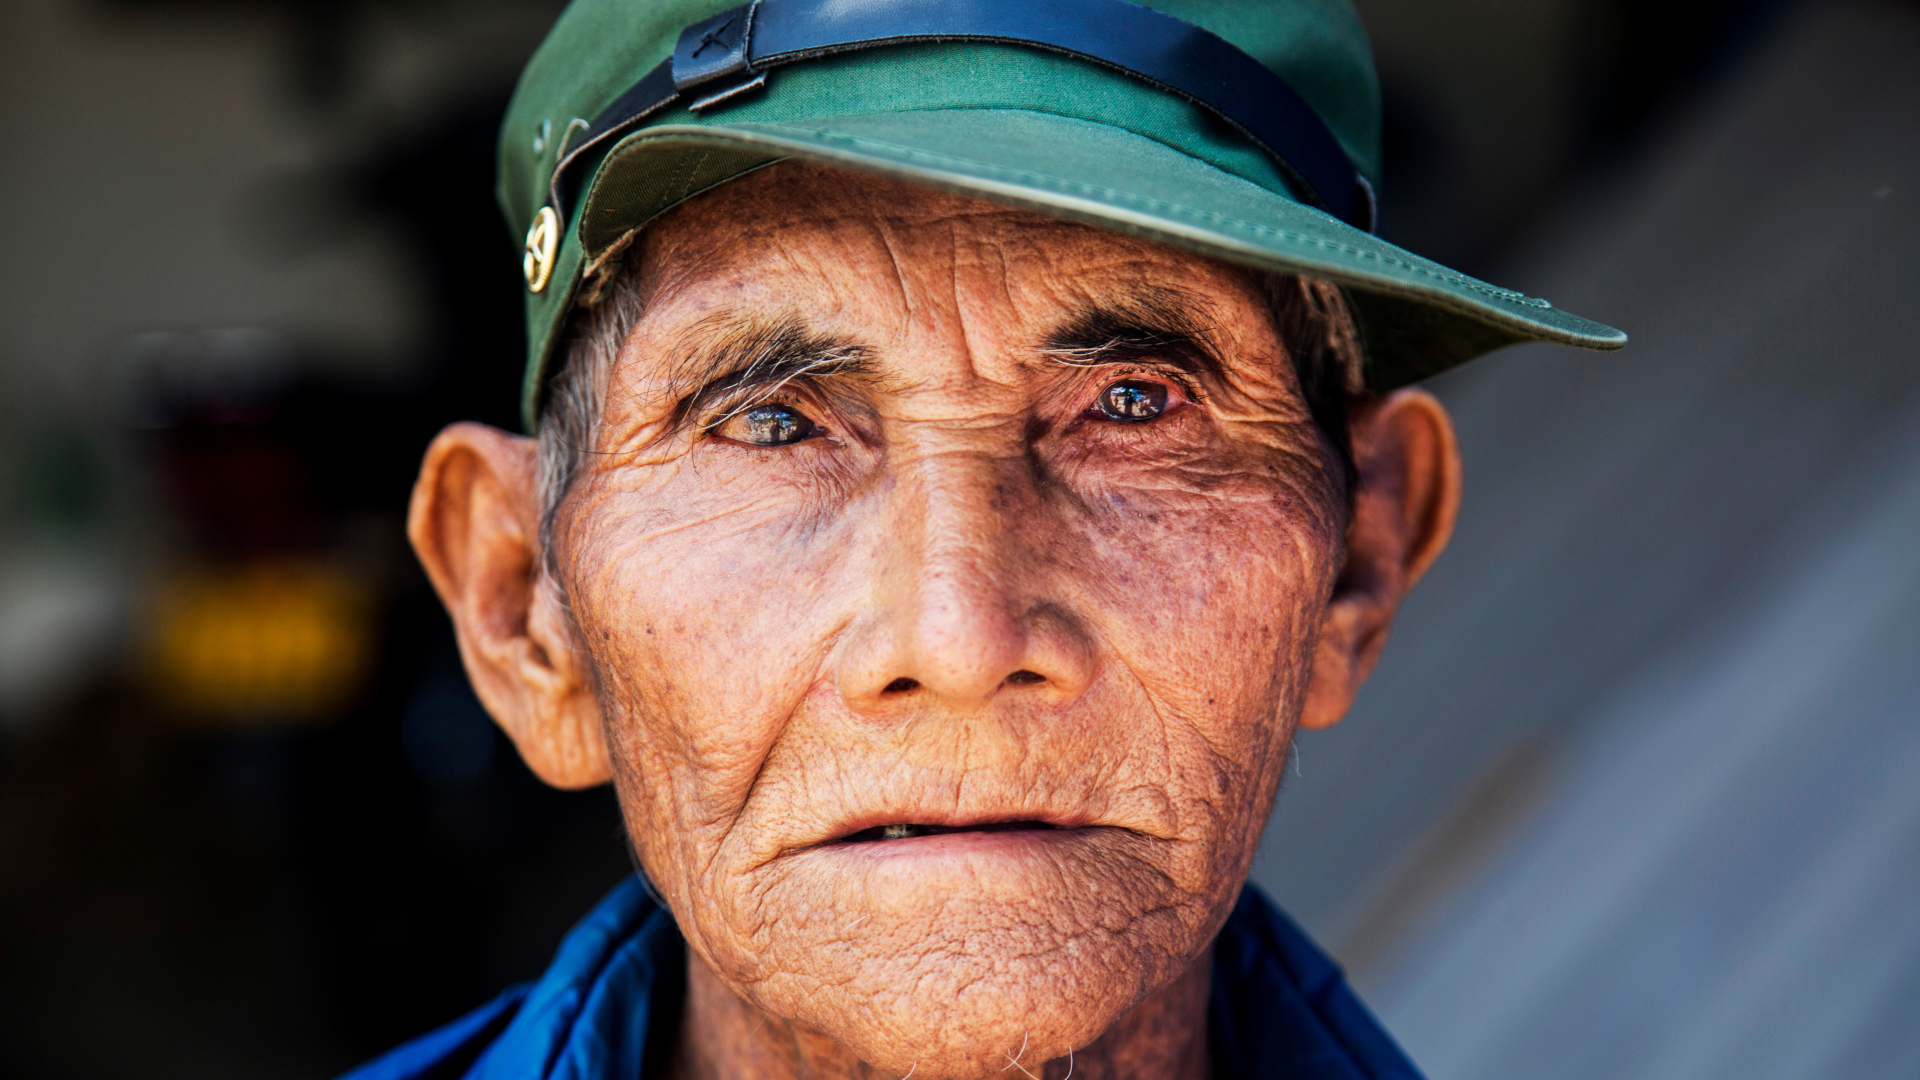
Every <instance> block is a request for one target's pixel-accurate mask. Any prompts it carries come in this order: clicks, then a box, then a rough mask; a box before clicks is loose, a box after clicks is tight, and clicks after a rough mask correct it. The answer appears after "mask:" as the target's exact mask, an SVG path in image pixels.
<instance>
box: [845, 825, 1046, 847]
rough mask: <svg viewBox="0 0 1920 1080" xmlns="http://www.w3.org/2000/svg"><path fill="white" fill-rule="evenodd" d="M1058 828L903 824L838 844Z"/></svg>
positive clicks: (868, 831)
mask: <svg viewBox="0 0 1920 1080" xmlns="http://www.w3.org/2000/svg"><path fill="white" fill-rule="evenodd" d="M1056 828H1059V826H1057V825H1050V824H1048V823H1047V822H1044V821H982V822H976V823H974V824H971V825H921V824H915V823H911V822H903V823H900V824H894V825H875V826H874V827H872V828H870V829H861V830H860V831H859V832H857V833H852V834H850V835H847V836H843V837H841V838H840V839H839V840H838V841H836V842H837V843H842V844H873V843H881V842H884V841H888V840H912V839H914V838H916V837H921V836H947V835H951V834H954V833H1007V832H1041V831H1051V830H1053V829H1056Z"/></svg>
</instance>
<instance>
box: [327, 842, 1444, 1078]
mask: <svg viewBox="0 0 1920 1080" xmlns="http://www.w3.org/2000/svg"><path fill="white" fill-rule="evenodd" d="M685 979H686V946H685V943H683V942H682V941H681V939H680V931H679V929H678V928H677V927H676V926H675V925H674V922H673V918H672V916H670V915H669V914H668V913H667V912H666V910H665V909H664V908H662V907H661V906H660V905H659V904H656V903H655V902H654V901H653V900H652V899H651V898H650V897H649V896H648V895H647V890H646V887H645V886H644V885H642V884H641V882H640V881H639V879H638V878H628V879H627V880H626V881H624V882H622V883H621V884H620V885H619V886H618V887H617V888H615V889H614V890H613V892H611V893H609V894H608V895H607V898H606V899H604V900H602V901H601V902H600V904H599V906H598V907H595V908H594V909H593V911H592V913H590V914H589V915H588V916H587V917H586V918H585V919H582V920H581V921H580V925H579V926H576V927H575V928H574V929H573V932H572V933H569V934H568V935H567V938H566V940H565V941H563V942H561V944H560V951H559V952H558V953H557V954H556V955H555V956H554V959H553V964H552V965H551V966H550V967H548V968H547V971H546V974H544V975H542V976H541V977H540V979H539V981H538V982H535V983H531V984H528V985H524V986H516V987H514V988H512V989H510V990H508V991H506V992H505V993H503V994H501V995H500V996H499V997H497V998H495V999H494V1000H493V1001H492V1002H490V1003H488V1004H486V1005H483V1006H481V1007H480V1008H478V1009H476V1010H474V1011H473V1012H471V1013H468V1014H467V1015H466V1016H463V1017H461V1018H460V1019H458V1020H455V1021H454V1022H453V1023H451V1024H448V1025H447V1026H445V1027H443V1028H440V1029H439V1030H438V1031H433V1032H430V1033H428V1034H426V1035H422V1036H421V1037H419V1038H417V1039H415V1040H413V1041H412V1042H409V1043H406V1044H404V1045H402V1046H400V1047H398V1048H396V1049H394V1050H391V1051H389V1052H388V1053H386V1054H385V1055H383V1056H381V1057H379V1058H376V1059H375V1060H373V1061H371V1062H368V1063H367V1064H365V1065H362V1066H361V1067H360V1068H358V1069H355V1070H354V1071H352V1072H350V1073H348V1074H346V1076H344V1077H342V1078H341V1080H641V1078H642V1077H643V1076H646V1075H648V1074H652V1075H658V1073H659V1070H660V1062H659V1061H658V1060H656V1059H657V1058H659V1057H660V1056H661V1055H662V1052H663V1050H664V1049H665V1048H664V1047H663V1046H662V1045H661V1041H660V1040H657V1039H655V1040H650V1039H649V1036H652V1035H653V1034H654V1032H653V1031H652V1030H651V1025H650V1023H649V1018H650V1017H651V1016H652V1015H653V1013H654V1010H655V1009H656V1008H658V1009H659V1010H661V1012H662V1013H663V1014H664V1015H666V1016H668V1017H672V1016H675V1015H677V1014H678V1012H679V1002H680V995H681V993H682V990H683V987H684V985H685ZM1208 1012H1209V1016H1208V1026H1209V1028H1210V1031H1209V1035H1210V1037H1211V1039H1212V1048H1211V1049H1212V1052H1213V1068H1214V1073H1215V1075H1217V1076H1223V1077H1236V1078H1237V1077H1261V1078H1267V1077H1272V1078H1277V1080H1420V1073H1419V1071H1418V1070H1417V1069H1415V1068H1414V1067H1413V1063H1412V1062H1410V1061H1408V1060H1407V1058H1406V1055H1405V1054H1403V1053H1401V1052H1400V1048H1399V1047H1398V1046H1395V1045H1394V1042H1393V1039H1392V1038H1391V1037H1389V1036H1388V1035H1387V1033H1386V1032H1385V1031H1384V1030H1382V1029H1381V1027H1380V1025H1379V1023H1378V1022H1377V1021H1375V1020H1374V1018H1373V1017H1372V1015H1370V1014H1369V1013H1368V1012H1367V1010H1366V1007H1365V1006H1363V1005H1361V1004H1360V999H1358V998H1356V997H1354V995H1353V991H1351V990H1349V989H1348V988H1347V983H1346V980H1345V979H1344V978H1342V977H1341V974H1340V969H1338V968H1336V967H1335V966H1334V965H1333V962H1332V961H1331V960H1328V959H1327V957H1326V956H1325V955H1324V954H1322V953H1321V952H1320V950H1319V949H1317V948H1315V947H1314V944H1313V942H1311V941H1309V940H1307V936H1306V935H1305V934H1303V933H1301V931H1300V928H1299V927H1297V926H1295V925H1294V924H1293V922H1292V921H1291V920H1289V919H1288V918H1287V917H1286V916H1285V915H1282V914H1281V913H1280V911H1279V909H1277V908H1275V907H1274V906H1273V904H1272V903H1270V902H1269V901H1268V900H1267V899H1266V898H1265V897H1264V896H1262V895H1261V894H1260V892H1259V890H1257V889H1256V888H1255V887H1254V886H1252V885H1248V886H1247V887H1246V888H1245V889H1244V890H1242V891H1241V893H1240V900H1239V902H1238V903H1236V904H1235V905H1234V909H1233V914H1232V915H1230V916H1228V918H1227V924H1226V926H1225V927H1223V928H1222V929H1221V931H1220V938H1219V941H1218V943H1217V944H1216V945H1215V946H1214V964H1213V996H1212V1000H1211V1003H1210V1004H1209V1006H1208ZM669 1022H671V1021H669Z"/></svg>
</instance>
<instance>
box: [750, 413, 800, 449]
mask: <svg viewBox="0 0 1920 1080" xmlns="http://www.w3.org/2000/svg"><path fill="white" fill-rule="evenodd" d="M739 423H740V428H741V438H740V441H741V442H747V443H752V444H753V445H755V446H787V445H789V444H791V443H797V442H799V441H801V440H802V439H805V438H806V437H807V436H809V435H812V434H813V421H811V420H809V419H807V418H806V417H805V416H803V415H801V414H800V413H799V412H798V411H796V410H794V409H793V408H792V407H790V406H787V405H755V406H754V407H753V408H751V409H748V410H747V411H746V412H745V413H743V414H741V416H740V420H739Z"/></svg>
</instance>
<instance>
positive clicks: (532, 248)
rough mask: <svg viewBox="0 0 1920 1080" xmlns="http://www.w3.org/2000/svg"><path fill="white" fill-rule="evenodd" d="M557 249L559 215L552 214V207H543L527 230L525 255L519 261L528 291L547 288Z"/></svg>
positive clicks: (558, 241) (558, 246)
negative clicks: (525, 276) (525, 277)
mask: <svg viewBox="0 0 1920 1080" xmlns="http://www.w3.org/2000/svg"><path fill="white" fill-rule="evenodd" d="M559 248H560V215H559V214H556V213H554V212H553V207H551V206H543V207H541V208H540V212H539V213H538V214H535V215H534V216H533V226H532V227H531V228H529V229H528V230H527V253H526V255H525V257H523V258H522V259H521V260H520V269H521V270H522V271H523V272H524V273H525V274H526V275H527V288H528V289H529V290H531V291H533V292H539V291H540V290H541V289H544V288H546V287H547V279H548V278H551V277H552V276H553V256H554V252H556V251H558V250H559Z"/></svg>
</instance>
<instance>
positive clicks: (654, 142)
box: [354, 0, 1624, 1080]
mask: <svg viewBox="0 0 1920 1080" xmlns="http://www.w3.org/2000/svg"><path fill="white" fill-rule="evenodd" d="M719 6H720V5H719V4H718V3H702V2H696V0H577V2H576V3H574V4H573V5H572V6H571V7H570V8H569V9H568V11H567V13H566V14H565V15H564V16H563V17H562V18H561V20H560V23H559V24H558V26H556V27H555V29H554V31H553V33H552V35H551V36H550V37H549V39H548V40H547V42H546V44H545V45H544V46H543V47H542V49H541V50H540V52H539V54H538V55H537V56H536V57H535V58H534V60H533V62H532V64H531V65H530V66H529V68H528V70H527V73H526V75H525V77H524V78H523V80H522V83H521V86H520V90H519V94H518V96H517V97H516V99H515V102H514V104H513V106H512V108H511V110H510V112H509V115H508V117H507V121H506V127H505V130H504V132H503V135H502V140H501V180H500V193H501V199H502V202H503V203H504V204H505V206H506V208H507V213H508V216H509V217H510V218H511V219H512V221H513V223H514V225H515V228H516V231H524V233H525V235H526V249H525V255H524V263H523V268H524V270H525V272H526V277H527V287H528V293H527V298H528V317H529V328H530V333H529V336H530V342H531V355H530V363H529V368H528V377H527V382H526V401H527V421H528V424H529V427H530V428H531V430H533V432H534V435H533V437H531V438H523V437H519V436H515V435H511V434H508V433H505V432H502V431H498V430H494V429H491V428H485V427H479V426H476V425H470V424H460V425H455V426H454V427H451V428H449V429H447V431H445V432H444V433H442V434H441V436H440V437H439V438H438V439H437V440H436V441H435V442H434V444H433V446H432V448H431V449H430V450H429V451H428V453H427V456H426V461H425V463H424V464H423V466H422V468H421V473H420V480H419V484H418V487H417V488H416V490H415V495H414V502H413V513H412V520H411V526H410V529H411V535H412V538H413V541H414V544H415V546H416V548H417V550H418V551H419V554H420V557H421V560H422V561H423V562H424V564H425V565H426V568H427V570H428V573H429V574H430V575H431V577H432V579H433V582H434V585H435V587H436V588H437V589H438V590H439V592H440V595H441V596H442V597H443V598H444V600H445V602H446V604H447V607H448V609H449V611H450V612H451V613H452V615H453V619H454V623H455V626H456V629H457V631H458V634H459V640H460V646H461V651H462V656H463V657H464V659H465V662H466V666H467V670H468V673H469V674H470V675H471V677H472V679H473V683H474V686H475V688H476V689H477V690H478V692H479V694H480V697H481V699H482V700H483V701H484V702H485V703H486V705H487V708H488V710H489V711H490V712H491V713H492V714H493V716H494V717H495V719H496V720H498V721H499V723H500V725H501V726H502V727H503V728H504V729H505V730H506V732H507V734H508V735H509V736H510V737H511V738H512V739H513V741H514V743H515V745H516V746H517V747H518V748H519V751H520V753H521V754H522V756H523V757H524V758H525V759H526V761H527V763H528V764H529V765H530V766H531V767H532V768H533V770H534V771H535V772H536V773H538V774H539V775H540V776H541V777H542V778H544V779H545V780H547V781H548V782H550V783H553V784H556V785H559V786H562V787H584V786H588V785H594V784H600V783H604V782H607V781H611V782H612V783H613V784H614V785H615V788H616V790H617V792H618V794H619V799H620V805H621V808H622V812H623V814H624V817H625V820H626V824H627V829H628V832H629V834H630V836H631V838H632V845H633V850H634V854H635V857H636V860H637V862H638V865H639V866H640V867H641V868H642V870H643V873H644V878H640V877H636V879H634V880H633V881H631V882H629V883H627V884H626V885H623V886H621V887H620V888H618V889H616V890H615V892H614V893H613V894H612V895H611V896H609V897H608V899H607V900H606V901H604V902H603V904H602V905H601V906H600V908H598V909H597V910H596V911H595V912H593V913H592V914H590V915H589V916H588V917H587V918H586V919H585V920H584V921H583V922H582V923H581V924H580V926H579V928H578V929H576V930H575V931H574V932H573V934H572V935H571V936H569V937H568V939H567V940H566V942H565V943H564V944H563V945H562V946H561V948H560V951H559V955H558V957H557V958H556V960H555V961H554V964H553V966H552V968H551V969H550V970H549V971H548V972H547V974H546V975H545V976H544V977H543V978H542V979H541V980H540V981H539V982H537V983H536V984H534V985H532V986H531V987H528V988H519V989H515V990H511V991H508V992H507V993H506V994H505V995H503V996H502V997H501V998H500V999H499V1000H497V1001H496V1002H494V1003H493V1004H491V1005H489V1006H486V1007H485V1008H482V1009H481V1010H479V1011H478V1012H476V1013H474V1014H472V1015H471V1016H469V1017H467V1018H465V1019H463V1020H460V1021H457V1022H455V1023H454V1024H452V1025H450V1026H449V1027H447V1028H444V1029H442V1030H441V1031H438V1032H435V1033H433V1034H431V1035H428V1036H425V1037H423V1038H422V1039H419V1040H416V1041H415V1042H413V1043H410V1044H408V1045H407V1046H404V1047H401V1048H400V1049H399V1050H396V1051H394V1052H393V1053H391V1054H389V1055H387V1056H386V1057H385V1058H382V1059H380V1060H379V1061H376V1062H374V1063H373V1064H371V1065H369V1066H367V1067H365V1068H364V1069H363V1070H362V1071H361V1072H359V1073H356V1074H354V1075H355V1076H357V1077H361V1078H366V1080H372V1078H388V1077H429V1076H431V1077H456V1076H470V1077H549V1076H551V1077H577V1078H595V1080H598V1078H609V1080H610V1078H614V1077H620V1078H623V1080H630V1078H638V1077H647V1078H655V1077H675V1078H708V1077H711V1078H731V1077H753V1078H757V1080H770V1078H785V1077H843V1076H844V1077H906V1076H914V1077H922V1078H926V1080H936V1078H948V1077H952V1078H958V1077H984V1076H990V1075H1024V1076H1028V1077H1035V1078H1038V1077H1050V1078H1055V1080H1057V1078H1060V1077H1065V1076H1068V1075H1074V1076H1081V1077H1142V1078H1145V1077H1153V1078H1175V1077H1177V1078H1200V1077H1207V1076H1221V1077H1243V1076H1245V1077H1251V1076H1260V1077H1268V1076H1272V1077H1297V1078H1301V1080H1325V1078H1335V1077H1339V1078H1349V1077H1411V1076H1415V1075H1417V1074H1416V1073H1415V1071H1414V1069H1413V1067H1412V1066H1411V1065H1410V1064H1408V1063H1407V1061H1406V1060H1405V1058H1404V1057H1403V1056H1402V1055H1401V1054H1400V1052H1399V1051H1398V1050H1397V1049H1396V1048H1395V1047H1394V1045H1393V1043H1392V1041H1391V1040H1390V1039H1389V1038H1387V1037H1386V1035H1385V1034H1384V1033H1383V1032H1381V1031H1380V1030H1379V1029H1378V1028H1377V1027H1376V1026H1375V1025H1374V1023H1373V1021H1372V1020H1371V1019H1370V1018H1369V1017H1368V1015H1367V1014H1366V1012H1365V1010H1364V1009H1363V1008H1362V1007H1361V1006H1360V1004H1359V1003H1358V1002H1357V1001H1356V1000H1355V999H1354V998H1353V997H1352V995H1351V994H1350V993H1349V992H1348V991H1347V990H1346V988H1345V986H1344V984H1343V983H1342V981H1341V979H1340V978H1339V975H1338V973H1337V971H1335V969H1334V968H1333V967H1332V965H1331V964H1330V963H1329V962H1328V961H1327V960H1326V959H1325V958H1324V957H1322V956H1321V955H1320V954H1319V953H1318V952H1317V951H1316V950H1315V949H1314V948H1313V946H1312V945H1311V944H1310V943H1309V942H1307V941H1306V940H1305V939H1304V938H1303V937H1302V936H1301V935H1300V933H1299V931H1298V930H1297V929H1295V928H1294V927H1293V926H1292V925H1291V924H1290V923H1289V922H1287V921H1286V919H1285V918H1284V917H1283V916H1281V915H1280V914H1279V913H1278V912H1277V911H1275V910H1274V909H1273V908H1272V907H1271V906H1270V905H1269V904H1268V902H1267V901H1266V900H1264V899H1263V898H1261V897H1260V896H1259V895H1258V894H1257V893H1256V892H1255V891H1254V890H1253V889H1251V888H1249V887H1246V886H1245V878H1246V874H1247V869H1248V865H1249V862H1250V861H1251V859H1252V856H1253V852H1254V849H1255V846H1256V844H1257V842H1258V840H1259V837H1260V833H1261V829H1262V827H1263V825H1264V824H1265V822H1266V820H1267V816H1268V812H1269V810H1270V808H1271V805H1272V801H1273V797H1274V792H1275V788H1276V786H1277V785H1278V783H1279V779H1280V776H1281V767H1282V764H1283V762H1284V761H1285V758H1286V756H1287V750H1288V746H1289V744H1290V741H1291V739H1292V736H1293V734H1294V732H1295V731H1296V730H1297V729H1299V728H1301V727H1308V728H1315V727H1324V726H1326V725H1328V724H1332V723H1334V722H1335V721H1337V720H1339V719H1340V717H1341V715H1342V714H1343V713H1344V712H1345V711H1346V709H1347V707H1348V704H1349V703H1350V702H1351V701H1352V699H1353V696H1354V694H1355V692H1356V691H1357V689H1358V688H1359V686H1360V683H1361V681H1362V680H1363V679H1364V678H1365V676H1366V674H1367V672H1368V670H1369V668H1370V667H1371V666H1372V664H1373V663H1374V660H1375V659H1376V657H1378V656H1379V654H1380V650H1381V647H1382V644H1383V642H1384V641H1385V639H1386V634H1387V630H1388V626H1389V624H1390V623H1391V621H1392V617H1393V613H1394V609H1395V606H1396V605H1397V603H1398V602H1399V600H1400V598H1401V596H1402V595H1403V594H1404V593H1405V592H1406V590H1407V589H1408V588H1410V587H1411V586H1412V585H1413V583H1414V582H1415V581H1416V580H1417V579H1418V578H1419V577H1420V575H1421V573H1422V572H1423V571H1424V570H1425V569H1426V567H1427V566H1428V565H1429V564H1430V563H1431V562H1432V560H1433V559H1434V557H1435V556H1436V555H1437V554H1438V553H1439V551H1440V549H1441V547H1442V546H1443V545H1444V544H1445V542H1446V539H1447V534H1448V531H1449V528H1450V526H1451V523H1452V521H1453V517H1454V510H1455V507H1456V504H1457V501H1458V498H1459V492H1460V478H1459V464H1458V460H1457V457H1456V455H1455V451H1454V442H1453V435H1452V431H1451V428H1450V426H1449V422H1448V419H1447V417H1446V414H1445V413H1444V411H1443V410H1442V409H1441V407H1440V405H1439V404H1438V403H1437V402H1436V401H1435V400H1434V399H1433V398H1432V397H1430V396H1428V395H1427V394H1425V393H1424V392H1422V391H1419V390H1415V389H1406V388H1404V387H1405V385H1406V384H1407V383H1409V382H1410V381H1412V380H1414V379H1417V378H1420V377H1422V376H1424V375H1427V374H1430V373H1432V372H1434V371H1437V370H1440V369H1443V368H1445V367H1448V366H1450V365H1452V364H1455V363H1458V362H1460V361H1462V360H1465V359H1467V358H1470V357H1472V356H1474V355H1477V354H1479V353H1481V352H1484V351H1486V350H1488V349H1490V348H1494V347H1497V346H1499V345H1501V344H1505V343H1508V342H1512V341H1517V340H1522V339H1527V338H1537V339H1546V340H1554V341H1560V342H1566V343H1570V344H1575V345H1582V346H1587V347H1593V348H1615V347H1618V346H1619V345H1620V344H1621V343H1622V342H1623V341H1624V338H1623V337H1622V336H1621V335H1620V334H1619V333H1618V332H1617V331H1613V330H1610V329H1608V328H1606V327H1603V326H1599V325H1596V324H1593V323H1590V322H1586V321H1584V320H1581V319H1578V318H1576V317H1573V316H1571V315H1567V314H1564V313H1562V312H1559V311H1556V310H1555V309H1553V308H1552V307H1551V306H1550V305H1548V304H1546V303H1545V302H1544V301H1538V300H1533V299H1530V298H1527V297H1524V296H1521V295H1519V294H1517V293H1512V292H1509V291H1506V290H1502V289H1497V288H1494V287H1492V286H1489V285H1485V284H1483V283H1481V282H1477V281H1474V280H1471V279H1469V278H1465V277H1463V276H1461V275H1459V274H1456V273H1453V272H1451V271H1449V270H1446V269H1445V268H1443V267H1440V266H1437V265H1434V264H1432V263H1430V262H1426V261H1424V260H1421V259H1419V258H1417V257H1415V256H1412V255H1409V254H1406V253H1404V252H1401V251H1399V250H1398V249H1396V248H1394V247H1392V246H1390V245H1388V244H1386V243H1385V242H1383V241H1381V240H1380V239H1379V238H1378V237H1377V236H1376V235H1374V233H1373V232H1372V230H1373V228H1374V219H1375V214H1374V206H1373V195H1372V190H1373V189H1372V178H1373V176H1374V175H1375V174H1376V171H1377V163H1376V158H1377V143H1378V130H1379V109H1378V95H1377V93H1376V90H1375V84H1374V76H1373V71H1372V67H1371V60H1370V58H1369V55H1368V51H1367V46H1366V43H1365V38H1364V33H1363V31H1362V30H1361V28H1360V25H1359V23H1358V20H1357V18H1356V17H1355V15H1354V13H1353V12H1352V11H1351V10H1350V9H1349V8H1347V7H1346V6H1345V2H1344V0H1263V2H1258V3H1254V2H1235V3H1223V2H1204V0H1156V2H1155V3H1154V4H1152V5H1151V7H1140V6H1136V5H1134V4H1130V3H1126V2H1124V0H893V2H882V0H863V2H862V0H855V2H839V0H835V2H820V3H809V2H806V0H755V2H754V3H751V4H748V5H746V6H744V7H738V8H734V9H731V10H726V11H721V10H718V9H719Z"/></svg>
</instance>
